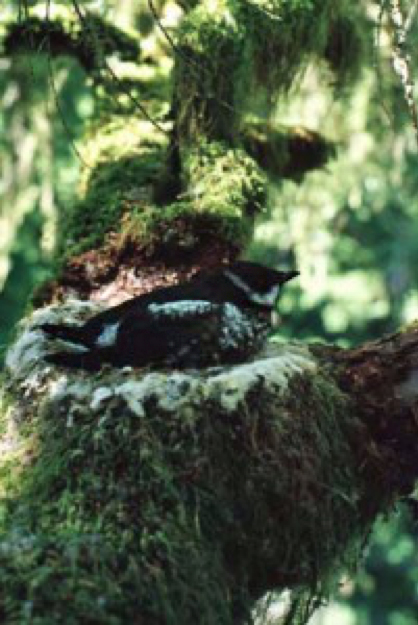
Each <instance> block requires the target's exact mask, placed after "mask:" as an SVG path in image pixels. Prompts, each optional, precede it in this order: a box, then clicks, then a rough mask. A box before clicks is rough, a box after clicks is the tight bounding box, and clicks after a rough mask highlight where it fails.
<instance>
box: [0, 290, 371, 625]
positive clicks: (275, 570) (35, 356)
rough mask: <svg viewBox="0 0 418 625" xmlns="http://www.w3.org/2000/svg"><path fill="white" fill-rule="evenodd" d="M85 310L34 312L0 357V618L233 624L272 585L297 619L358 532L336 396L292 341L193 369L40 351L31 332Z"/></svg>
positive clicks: (350, 456)
mask: <svg viewBox="0 0 418 625" xmlns="http://www.w3.org/2000/svg"><path fill="white" fill-rule="evenodd" d="M94 310H97V306H96V307H95V306H93V305H91V304H86V303H81V302H72V303H71V302H69V303H67V304H66V305H65V306H63V307H60V308H57V307H55V308H54V307H48V308H45V309H41V310H38V311H37V312H36V313H35V314H34V315H33V316H32V317H31V319H29V320H26V322H24V324H23V326H22V327H21V330H20V334H19V336H18V338H17V341H16V343H15V344H14V346H12V348H11V349H10V351H9V354H8V358H7V387H8V410H7V411H3V416H2V422H3V424H6V423H8V424H9V426H8V427H6V426H4V427H2V428H1V430H0V431H1V432H2V440H1V442H2V443H3V445H5V444H6V445H7V449H8V451H7V452H6V453H5V454H3V458H2V466H1V471H0V476H1V482H0V487H1V492H2V500H1V503H2V505H1V508H0V510H1V515H0V519H1V540H0V589H1V592H0V615H1V618H2V620H3V622H7V623H13V622H16V623H19V624H24V623H28V624H29V623H35V622H36V623H42V625H44V624H47V623H51V625H52V623H54V624H55V623H58V622H62V623H74V624H76V623H80V622H83V623H97V624H98V623H100V624H101V625H103V624H112V625H116V624H120V625H122V624H123V625H125V624H126V623H138V624H141V625H156V624H158V625H160V624H161V625H163V624H164V625H178V624H179V623H182V625H195V623H199V624H200V625H213V624H214V623H218V624H220V625H233V624H234V625H235V624H237V623H251V622H252V620H253V616H252V610H253V608H254V604H255V602H256V600H257V599H259V598H260V597H261V596H262V595H263V594H264V593H266V592H267V591H271V590H277V591H281V590H283V589H285V588H289V589H290V590H291V596H292V597H293V600H291V601H290V607H289V609H290V610H293V616H289V619H290V620H289V621H288V622H289V623H290V622H292V623H301V622H305V621H306V619H307V616H308V613H309V612H310V608H311V607H312V603H311V600H312V599H313V598H315V599H318V598H319V597H321V596H323V595H324V594H327V593H328V592H329V590H330V588H331V586H332V583H335V582H336V581H338V577H339V574H340V573H341V571H342V570H343V569H344V568H346V567H350V566H351V565H352V564H353V563H354V562H355V561H356V559H357V558H358V555H359V545H361V544H362V542H363V539H364V536H365V534H366V533H367V531H368V529H369V528H365V527H362V526H361V523H360V522H359V514H358V502H359V499H360V497H361V496H362V484H361V480H360V478H359V474H358V466H357V463H356V458H355V454H354V453H353V448H354V447H355V445H353V444H350V441H351V442H352V441H353V437H354V433H355V432H356V427H357V426H356V420H355V418H354V416H353V414H352V413H351V408H350V405H349V403H348V402H347V400H346V398H345V397H344V396H342V395H341V394H340V392H339V391H338V390H336V387H335V384H334V381H333V380H332V379H331V378H328V377H327V375H325V374H324V373H323V372H322V373H321V371H320V369H319V368H318V363H317V362H316V360H315V358H314V356H313V355H312V354H311V353H310V352H309V350H308V349H306V348H303V347H300V346H297V345H285V346H277V345H275V346H274V345H270V346H266V348H265V350H264V352H263V353H261V354H260V355H259V357H258V358H257V359H256V360H254V361H252V362H249V363H243V364H242V365H239V366H234V367H224V368H216V369H209V370H202V371H168V370H165V371H145V370H132V369H122V370H117V369H111V368H108V369H103V370H102V371H101V373H100V374H98V375H96V376H92V375H91V374H86V373H85V372H82V371H75V372H67V371H65V370H58V369H54V368H52V367H51V366H50V365H47V364H46V363H45V362H43V360H42V354H43V353H45V350H47V349H50V345H49V344H48V343H47V341H46V338H45V336H44V335H43V333H42V332H41V331H40V330H39V329H37V327H38V326H39V325H40V324H42V323H45V322H58V321H60V320H62V319H63V318H65V320H66V321H67V322H68V321H73V322H77V321H80V320H81V319H82V318H84V317H86V316H88V315H89V314H91V313H92V312H93V311H94ZM10 424H14V427H13V428H11V427H10ZM288 614H290V612H289V613H288Z"/></svg>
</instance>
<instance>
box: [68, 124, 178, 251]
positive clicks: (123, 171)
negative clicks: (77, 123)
mask: <svg viewBox="0 0 418 625" xmlns="http://www.w3.org/2000/svg"><path fill="white" fill-rule="evenodd" d="M165 144H166V138H165V136H164V135H162V133H158V132H157V131H156V130H155V128H153V127H152V126H151V124H150V123H147V122H141V121H139V120H138V119H137V118H136V117H126V116H125V117H118V118H114V117H112V118H110V120H109V121H108V122H107V123H102V124H101V125H100V124H98V125H97V126H96V127H92V128H91V129H90V132H89V138H88V139H87V140H86V143H85V149H84V154H85V158H86V160H87V162H88V163H89V164H90V165H91V167H90V168H89V169H87V170H86V171H85V172H84V177H83V179H82V181H81V190H82V198H81V199H80V201H79V202H77V203H76V204H75V205H74V206H73V207H72V208H71V209H70V210H69V212H68V214H67V216H66V224H65V227H64V228H63V229H62V231H61V232H62V235H63V239H62V241H61V244H60V249H61V254H62V255H63V256H64V257H65V258H68V257H70V256H73V255H76V254H79V253H81V252H83V251H86V250H89V249H93V248H95V247H98V246H100V245H101V244H103V242H104V241H105V238H106V236H107V235H108V234H109V233H110V232H116V233H117V232H120V230H121V222H122V218H123V216H124V214H125V213H128V212H129V211H131V210H132V206H133V205H135V204H139V205H140V204H141V203H143V202H144V201H149V197H150V192H149V188H150V187H152V184H153V182H154V181H155V179H156V178H157V176H158V173H159V171H160V168H161V161H162V159H163V154H164V150H163V148H164V146H165Z"/></svg>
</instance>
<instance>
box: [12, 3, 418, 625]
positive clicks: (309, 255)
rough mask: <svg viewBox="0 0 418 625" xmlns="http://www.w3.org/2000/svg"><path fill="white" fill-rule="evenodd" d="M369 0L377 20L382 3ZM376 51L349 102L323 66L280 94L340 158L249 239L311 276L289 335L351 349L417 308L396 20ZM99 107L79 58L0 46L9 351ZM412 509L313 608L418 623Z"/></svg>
mask: <svg viewBox="0 0 418 625" xmlns="http://www.w3.org/2000/svg"><path fill="white" fill-rule="evenodd" d="M2 4H4V7H3V8H2V9H0V29H1V28H2V22H3V25H4V24H5V23H6V20H7V19H9V18H12V17H16V3H15V2H5V3H2ZM32 4H36V2H34V3H32ZM53 4H54V5H59V4H60V3H53ZM63 4H65V3H63ZM407 4H408V5H409V4H411V3H404V7H405V8H406V7H407ZM84 5H86V6H89V7H90V8H94V9H97V10H99V11H100V13H101V14H102V15H105V16H108V17H109V18H110V19H111V20H112V21H113V22H114V23H117V24H118V25H119V26H127V25H130V26H131V27H132V28H133V29H134V30H135V31H136V32H140V33H141V45H142V48H143V50H145V51H146V49H147V46H148V48H149V47H152V46H155V45H160V46H161V47H162V49H163V48H164V45H165V46H166V48H167V42H166V41H165V42H164V41H161V34H157V33H156V29H155V23H154V21H153V19H152V16H151V14H150V13H149V10H148V7H147V4H146V2H143V1H141V2H138V0H124V1H123V2H116V1H115V2H113V3H112V2H110V1H107V2H103V3H102V2H100V1H96V2H85V3H84ZM364 5H365V7H367V10H368V11H369V12H370V16H371V18H373V19H377V17H378V13H379V7H378V5H377V4H376V3H373V2H364ZM158 8H159V10H160V11H161V14H162V15H163V17H164V19H165V20H166V21H165V23H167V24H170V19H171V18H170V15H171V14H172V13H174V12H175V11H174V5H172V4H170V3H165V4H164V5H163V4H162V3H160V4H159V6H158ZM43 10H44V9H43ZM410 17H411V20H410V21H411V27H410V30H409V32H408V43H409V46H410V51H411V54H412V67H413V68H414V67H418V58H417V57H418V46H417V45H416V44H417V43H418V20H417V19H416V18H415V16H414V14H412V13H411V15H410ZM0 35H1V33H0ZM156 41H157V43H156ZM370 43H371V47H373V46H372V44H373V42H370ZM166 52H167V50H166ZM414 55H415V58H414ZM370 58H371V59H372V60H371V61H370V63H369V68H368V69H366V70H365V71H364V72H363V74H362V78H361V80H360V81H359V82H358V83H357V84H356V86H355V87H354V88H353V89H352V91H347V92H346V93H343V94H341V93H340V94H339V96H338V99H336V97H335V95H336V94H335V90H334V87H333V85H332V84H331V81H330V80H324V78H330V77H328V76H327V75H326V74H327V72H328V70H327V69H326V68H325V66H322V65H321V66H320V65H318V66H315V67H311V68H309V69H308V71H307V73H306V74H305V76H304V77H303V79H301V80H300V81H299V83H298V85H297V88H294V89H293V91H292V93H291V94H290V95H289V96H288V97H287V98H286V99H285V98H283V99H281V101H279V102H277V109H276V119H275V120H274V121H275V122H276V123H279V124H283V125H286V126H287V125H290V126H292V127H294V126H299V125H300V126H304V127H308V128H309V129H311V130H315V131H318V132H320V133H321V134H323V135H325V136H327V137H329V138H330V139H332V140H333V141H335V142H336V145H337V155H336V158H335V159H334V160H333V162H332V163H330V164H329V165H328V166H327V168H326V170H325V171H318V172H314V173H311V174H309V175H307V176H306V177H305V178H304V180H303V181H299V182H298V183H295V182H290V181H285V182H283V183H282V184H281V185H280V186H278V185H275V186H274V187H273V186H272V188H271V192H270V199H269V208H268V212H266V214H265V215H264V217H263V219H262V220H260V222H259V223H258V225H257V228H256V232H255V236H254V241H253V243H252V245H251V247H250V249H249V250H248V257H249V258H252V259H253V260H257V261H260V262H263V263H265V264H269V265H271V266H289V265H292V266H293V265H296V266H297V267H298V268H299V270H300V272H301V276H300V279H299V283H298V284H296V285H293V286H292V287H289V289H288V290H287V291H286V293H285V295H284V297H283V299H282V300H281V302H280V312H281V317H282V326H281V329H280V332H279V335H278V337H277V340H286V338H288V337H293V338H298V339H301V340H308V339H309V340H320V341H329V342H331V343H334V344H338V345H341V346H344V347H348V346H351V345H355V344H357V343H359V342H361V341H365V340H370V339H373V338H377V337H379V336H381V335H382V334H384V333H387V332H392V331H394V330H396V328H398V327H399V326H400V325H402V324H405V323H408V322H410V321H412V320H414V319H416V318H417V317H418V272H417V269H416V267H417V266H418V199H417V189H418V158H417V142H416V137H415V134H414V131H413V128H412V124H411V121H410V119H409V117H408V112H407V108H406V105H405V103H404V100H403V92H402V89H401V87H400V85H399V84H398V82H397V80H396V78H395V77H394V75H393V73H392V71H391V65H390V50H389V40H388V36H387V33H386V31H385V28H384V25H383V26H382V28H381V29H380V33H379V37H378V47H377V46H375V47H374V51H372V53H371V55H370ZM52 81H53V86H52ZM325 85H328V86H325ZM57 94H58V99H57ZM95 106H96V104H95V101H94V100H93V97H92V94H91V91H90V89H89V85H88V80H86V77H85V76H84V74H83V72H82V70H81V69H80V68H79V67H78V66H77V65H76V64H75V63H74V62H73V61H71V60H70V59H60V60H54V61H52V60H48V59H47V58H46V56H43V55H30V56H27V55H19V56H17V57H15V58H13V59H10V58H7V57H5V56H1V55H0V168H1V169H0V355H1V360H3V356H4V351H5V349H6V346H7V343H8V342H9V341H10V340H11V338H12V337H13V328H14V326H15V324H16V322H17V321H18V320H19V319H20V318H21V317H22V316H23V315H24V314H25V312H27V311H28V310H30V307H31V294H32V293H33V291H34V288H35V287H36V286H37V285H39V284H41V283H42V282H43V281H44V280H45V279H46V278H48V276H50V275H52V274H53V271H54V259H53V251H54V246H55V243H56V229H57V223H59V219H60V215H61V214H62V211H64V210H65V209H66V207H68V206H70V205H71V202H72V200H73V199H74V197H75V196H76V193H77V179H78V173H79V170H80V168H81V167H82V166H83V164H82V163H81V162H80V157H79V156H77V154H76V151H75V149H74V145H75V143H76V142H77V139H78V138H80V137H81V135H82V132H83V130H84V129H85V127H86V124H87V123H88V121H89V120H91V119H92V118H93V117H94V115H95ZM413 517H414V515H413V514H411V511H410V509H409V507H408V506H407V505H405V506H404V507H400V508H399V509H398V510H396V511H394V514H393V515H392V516H391V518H390V520H388V521H386V520H384V519H382V521H381V522H380V523H379V525H378V527H377V528H376V531H375V532H374V535H373V537H372V540H371V541H370V545H369V547H368V549H367V551H366V553H365V561H364V566H363V567H362V568H361V569H360V571H359V574H358V576H357V577H356V580H355V581H353V580H346V581H345V582H344V583H343V584H342V587H341V593H340V594H341V597H340V601H339V602H338V603H336V604H335V605H333V606H331V607H329V608H327V609H325V610H324V611H323V613H321V614H320V615H318V617H315V623H317V624H319V623H322V624H331V623H332V624H333V625H354V624H356V625H386V624H387V625H416V623H418V556H417V524H416V521H414V518H413Z"/></svg>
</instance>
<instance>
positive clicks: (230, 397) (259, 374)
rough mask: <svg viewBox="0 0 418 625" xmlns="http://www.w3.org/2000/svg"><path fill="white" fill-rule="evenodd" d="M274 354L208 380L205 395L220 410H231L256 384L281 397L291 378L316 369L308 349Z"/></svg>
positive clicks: (289, 349) (286, 350)
mask: <svg viewBox="0 0 418 625" xmlns="http://www.w3.org/2000/svg"><path fill="white" fill-rule="evenodd" d="M275 351H276V353H277V355H276V356H273V355H271V356H270V357H268V358H263V359H260V360H255V361H253V362H249V363H246V364H242V365H238V366H236V367H232V368H231V369H229V370H227V371H222V372H220V373H218V374H217V375H215V376H212V377H210V378H208V380H207V389H208V393H209V394H210V395H211V396H213V397H217V398H218V400H219V402H220V404H221V407H222V408H223V409H224V410H227V411H233V410H236V408H237V407H238V405H239V404H240V402H242V401H243V400H244V399H245V397H246V395H247V394H248V392H249V391H251V389H252V388H255V387H256V386H257V385H258V384H259V383H260V381H262V382H263V386H264V388H265V389H266V390H267V391H269V390H270V391H274V392H275V393H277V394H278V395H283V393H285V391H286V389H287V388H288V384H289V382H290V380H291V379H292V378H293V377H294V376H295V375H303V374H305V373H308V374H313V373H314V372H315V370H316V363H315V361H314V359H313V357H312V356H311V355H310V353H309V351H308V350H301V349H300V348H299V349H293V348H292V347H281V348H276V350H275ZM273 353H274V352H273Z"/></svg>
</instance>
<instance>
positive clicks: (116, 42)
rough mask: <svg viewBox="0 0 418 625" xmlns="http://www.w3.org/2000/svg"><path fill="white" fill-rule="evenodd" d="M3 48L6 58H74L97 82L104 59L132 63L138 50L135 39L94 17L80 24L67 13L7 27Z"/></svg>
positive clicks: (89, 17)
mask: <svg viewBox="0 0 418 625" xmlns="http://www.w3.org/2000/svg"><path fill="white" fill-rule="evenodd" d="M2 44H3V49H4V53H5V54H6V55H9V56H12V55H14V54H18V53H24V54H28V55H30V54H34V53H37V54H48V55H50V56H53V57H56V56H71V57H74V58H75V59H77V60H78V61H79V63H80V65H81V66H82V67H84V69H85V70H86V71H87V72H88V73H90V74H94V75H95V76H96V78H98V74H99V72H100V70H103V68H104V62H105V59H106V58H108V57H110V56H112V55H116V56H117V57H118V58H119V59H120V60H122V61H133V62H138V60H139V57H140V46H139V43H138V41H137V40H136V39H135V38H134V37H132V36H129V35H128V34H127V33H125V32H124V31H122V30H120V29H119V28H117V27H116V26H114V25H112V24H109V23H107V22H106V21H105V20H104V19H102V18H101V17H100V16H99V15H95V14H93V13H88V14H86V15H85V17H84V19H83V21H82V22H81V21H80V20H79V19H78V18H77V17H76V16H74V15H70V14H69V12H68V11H63V12H62V13H61V15H60V16H59V17H58V16H57V17H53V18H48V17H46V16H45V17H38V16H35V15H34V16H28V17H27V18H26V19H24V20H22V21H20V22H11V23H10V24H9V25H8V26H7V27H6V29H5V33H4V34H3V41H2Z"/></svg>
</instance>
